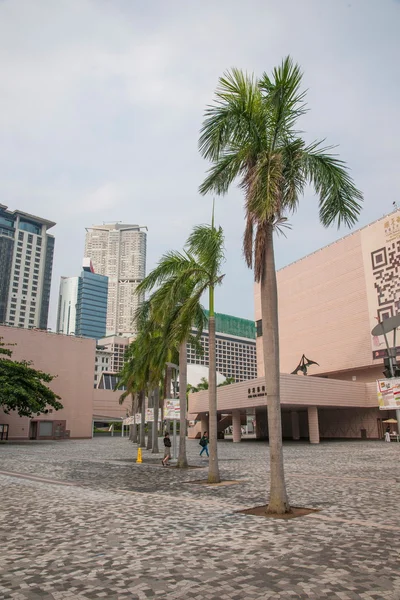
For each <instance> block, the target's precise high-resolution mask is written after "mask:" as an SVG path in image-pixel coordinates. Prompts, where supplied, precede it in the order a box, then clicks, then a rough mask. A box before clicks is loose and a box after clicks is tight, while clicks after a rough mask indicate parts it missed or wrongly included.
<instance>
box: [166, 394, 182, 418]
mask: <svg viewBox="0 0 400 600" xmlns="http://www.w3.org/2000/svg"><path fill="white" fill-rule="evenodd" d="M180 418H181V414H180V404H179V400H170V399H168V400H166V401H165V404H164V419H172V420H173V419H177V420H179V419H180Z"/></svg>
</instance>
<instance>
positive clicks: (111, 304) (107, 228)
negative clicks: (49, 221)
mask: <svg viewBox="0 0 400 600" xmlns="http://www.w3.org/2000/svg"><path fill="white" fill-rule="evenodd" d="M143 229H145V228H144V227H140V226H139V225H127V224H121V223H112V224H104V225H94V226H93V227H90V228H87V229H86V241H85V256H88V257H89V258H90V259H91V260H92V262H93V266H94V270H95V271H96V273H99V274H101V275H106V276H107V277H108V306H107V335H120V334H134V333H135V332H136V325H135V322H134V321H135V314H136V311H137V309H138V307H139V306H140V304H141V302H142V301H143V298H142V297H141V296H138V295H136V293H135V292H136V289H137V287H138V285H139V283H141V281H142V280H143V279H144V277H145V275H146V237H147V236H146V233H145V231H143Z"/></svg>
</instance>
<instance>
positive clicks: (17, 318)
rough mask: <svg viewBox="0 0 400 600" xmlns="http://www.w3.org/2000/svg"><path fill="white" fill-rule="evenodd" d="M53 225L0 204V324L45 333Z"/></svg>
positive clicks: (52, 247) (45, 220)
mask: <svg viewBox="0 0 400 600" xmlns="http://www.w3.org/2000/svg"><path fill="white" fill-rule="evenodd" d="M54 225H55V223H53V221H48V220H47V219H42V218H41V217H35V216H33V215H30V214H28V213H24V212H22V211H19V210H15V211H10V210H8V207H7V206H4V205H3V204H0V323H8V324H9V325H15V326H18V327H27V328H29V327H30V328H33V327H38V328H40V329H47V318H48V313H49V300H50V286H51V273H52V269H53V254H54V237H53V236H52V235H49V234H48V233H47V230H48V229H50V228H51V227H53V226H54Z"/></svg>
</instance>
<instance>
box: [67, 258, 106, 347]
mask: <svg viewBox="0 0 400 600" xmlns="http://www.w3.org/2000/svg"><path fill="white" fill-rule="evenodd" d="M107 291H108V278H107V277H106V276H104V275H99V274H97V273H95V272H94V270H93V266H92V264H91V261H90V260H89V259H84V261H83V270H82V273H81V275H80V276H79V277H61V282H60V294H59V298H58V314H57V333H65V334H66V335H71V334H74V335H77V336H81V337H89V338H94V339H99V338H101V337H103V336H104V335H105V332H106V320H107Z"/></svg>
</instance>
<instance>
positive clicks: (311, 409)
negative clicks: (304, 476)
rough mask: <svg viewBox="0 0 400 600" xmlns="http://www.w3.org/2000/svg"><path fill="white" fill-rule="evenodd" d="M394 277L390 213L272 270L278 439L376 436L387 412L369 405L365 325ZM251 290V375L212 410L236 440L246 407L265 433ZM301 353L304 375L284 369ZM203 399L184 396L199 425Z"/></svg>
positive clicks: (397, 225) (396, 256)
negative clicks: (224, 418) (254, 373)
mask: <svg viewBox="0 0 400 600" xmlns="http://www.w3.org/2000/svg"><path fill="white" fill-rule="evenodd" d="M399 274H400V211H396V212H394V213H392V214H390V215H388V216H387V217H384V218H382V219H380V220H378V221H376V222H374V223H372V224H370V225H369V226H367V227H364V228H362V229H359V230H357V231H355V232H353V233H351V234H349V235H347V236H346V237H343V238H342V239H340V240H339V241H337V242H335V243H333V244H330V245H329V246H326V247H325V248H322V249H321V250H318V251H317V252H314V253H313V254H311V255H309V256H306V257H305V258H303V259H301V260H298V261H296V262H295V263H293V264H291V265H288V266H287V267H285V268H283V269H281V270H280V271H278V294H279V328H280V361H281V372H282V375H281V393H282V398H281V401H282V423H283V425H282V427H283V435H284V437H292V438H294V439H298V438H299V437H305V438H308V439H309V440H310V441H311V442H318V441H319V438H320V437H323V438H332V437H336V438H360V437H366V438H381V437H382V435H383V426H382V420H383V419H385V418H387V417H388V416H395V414H394V413H393V414H392V413H389V412H385V411H379V409H378V400H377V394H376V379H379V378H383V373H382V372H383V357H384V356H385V354H386V350H385V348H386V347H385V343H384V339H383V338H381V337H375V338H374V337H372V336H371V330H372V328H373V327H374V326H375V325H376V324H377V323H378V322H380V321H382V320H384V319H385V318H387V317H390V316H393V315H395V314H397V313H398V312H399V307H400V277H399ZM254 296H255V318H256V322H257V332H258V337H257V370H258V373H259V375H260V377H259V378H258V379H257V380H254V381H250V382H247V383H246V384H237V385H231V386H228V387H226V388H221V389H220V390H218V408H219V410H220V411H221V414H222V413H224V414H229V415H230V416H231V419H232V422H233V433H234V439H236V440H238V439H240V422H241V421H240V416H242V419H243V413H244V412H247V413H249V412H251V413H254V414H255V416H256V421H257V435H258V436H259V437H264V436H267V435H268V424H267V417H266V408H265V407H266V397H265V395H264V394H263V385H265V382H264V380H263V377H262V376H263V374H264V363H263V348H262V322H261V306H260V294H259V287H258V285H256V286H255V294H254ZM390 342H392V340H390ZM397 352H398V353H400V347H399V348H397ZM303 354H304V355H305V356H306V357H307V358H309V359H311V360H313V361H316V362H317V363H318V364H319V366H317V365H313V366H311V367H310V368H309V372H308V377H302V376H299V375H290V373H291V372H292V371H294V370H295V369H296V367H297V365H298V364H299V362H300V359H301V357H302V355H303ZM206 396H207V394H205V393H204V392H203V393H201V394H196V395H193V396H192V397H191V399H190V411H191V413H193V414H199V415H200V417H201V418H203V420H204V422H203V427H205V428H206V421H205V416H206V410H207V398H206ZM224 424H225V423H224Z"/></svg>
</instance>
